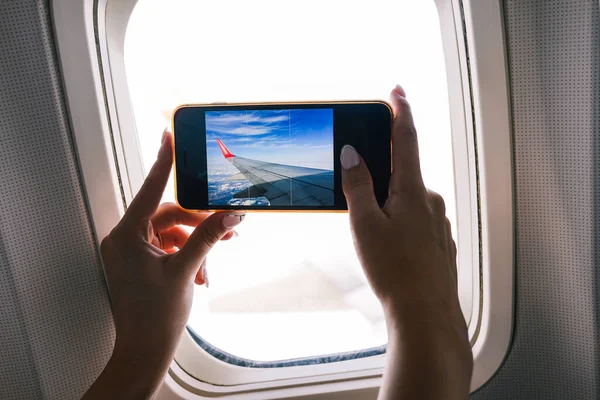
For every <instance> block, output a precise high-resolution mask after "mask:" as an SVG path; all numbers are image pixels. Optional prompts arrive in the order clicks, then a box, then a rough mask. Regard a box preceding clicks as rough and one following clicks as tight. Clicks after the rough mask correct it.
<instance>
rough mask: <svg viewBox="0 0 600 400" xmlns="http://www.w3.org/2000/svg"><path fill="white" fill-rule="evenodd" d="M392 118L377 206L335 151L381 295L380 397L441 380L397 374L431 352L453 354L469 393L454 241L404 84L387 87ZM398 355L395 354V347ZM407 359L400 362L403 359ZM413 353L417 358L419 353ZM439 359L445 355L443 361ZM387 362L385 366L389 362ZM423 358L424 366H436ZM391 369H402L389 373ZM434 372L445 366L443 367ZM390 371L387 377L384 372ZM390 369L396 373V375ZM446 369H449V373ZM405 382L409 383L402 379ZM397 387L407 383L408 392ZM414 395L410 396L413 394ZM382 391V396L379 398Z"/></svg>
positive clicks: (357, 170) (361, 246) (345, 153)
mask: <svg viewBox="0 0 600 400" xmlns="http://www.w3.org/2000/svg"><path fill="white" fill-rule="evenodd" d="M391 103H392V107H393V109H394V114H395V119H394V123H393V127H392V146H393V155H392V157H393V158H392V171H393V172H392V176H391V179H390V185H389V195H388V199H387V201H386V203H385V206H384V207H383V208H380V207H379V205H378V204H377V201H376V199H375V195H374V192H373V183H372V179H371V175H370V173H369V170H368V168H367V165H365V162H364V160H363V159H362V158H361V157H360V156H359V155H358V154H357V153H356V151H355V150H354V148H352V147H350V146H345V147H344V148H343V150H342V153H341V162H342V169H343V173H342V183H343V188H344V194H345V195H346V199H347V202H348V210H349V214H350V223H351V227H352V234H353V238H354V244H355V248H356V251H357V254H358V257H359V259H360V262H361V264H362V266H363V269H364V271H365V274H366V276H367V279H368V280H369V283H370V284H371V287H372V289H373V291H374V293H375V295H376V296H377V297H378V298H379V300H380V301H381V303H382V305H383V308H384V312H385V315H386V322H387V325H388V336H389V342H388V367H387V368H388V369H387V370H386V375H385V378H384V386H383V387H382V391H381V393H380V394H381V395H382V396H383V397H384V398H394V399H396V398H421V399H426V398H429V397H428V396H427V395H426V393H427V390H432V388H431V387H429V388H427V386H436V385H437V386H438V388H440V390H441V387H443V385H439V382H436V381H435V379H434V380H433V381H427V380H426V379H424V378H425V377H423V376H419V375H418V374H417V372H415V374H417V375H415V376H412V377H411V378H410V379H409V378H408V377H406V379H404V380H403V379H399V376H398V374H400V375H402V374H407V373H408V372H407V369H409V368H412V371H416V369H415V366H416V364H415V362H416V363H419V362H421V363H426V362H427V361H425V359H426V358H427V357H426V354H427V353H428V352H431V351H433V349H436V350H435V351H436V354H432V356H433V359H432V360H430V361H431V363H433V364H435V363H437V362H438V361H439V360H437V359H436V358H435V357H446V360H447V362H450V358H451V357H450V356H454V355H456V356H457V357H458V359H457V362H456V363H454V362H452V363H450V364H453V366H452V367H451V368H454V369H460V365H463V366H464V369H463V370H464V371H465V373H464V374H463V376H462V379H460V378H461V376H458V377H455V378H457V379H458V380H456V379H454V385H455V386H456V385H457V384H458V383H460V382H462V384H461V385H460V387H461V389H460V390H459V391H458V392H459V393H463V392H464V391H465V389H466V392H465V393H463V394H464V396H466V395H468V387H469V381H470V374H471V369H472V355H471V348H470V345H469V342H468V338H467V326H466V323H465V320H464V317H463V315H462V312H461V309H460V304H459V300H458V289H457V270H456V245H455V243H454V241H453V240H452V236H451V230H450V222H449V221H448V219H447V218H446V209H445V205H444V200H443V199H442V197H441V196H440V195H439V194H437V193H434V192H432V191H429V190H427V189H426V188H425V185H424V184H423V179H422V176H421V169H420V164H419V149H418V143H417V133H416V129H415V126H414V122H413V118H412V114H411V110H410V106H409V104H408V102H407V100H406V95H405V93H404V90H403V89H402V88H401V87H400V86H398V87H396V88H395V89H394V90H393V91H392V93H391ZM400 349H401V351H400V353H401V354H396V353H395V351H396V350H400ZM411 352H412V353H415V359H413V360H412V361H411V362H410V363H409V364H410V365H407V366H405V367H401V364H402V362H405V363H407V362H408V361H406V359H409V360H410V354H411ZM417 357H418V359H417ZM442 362H444V360H442ZM390 363H391V365H390ZM431 367H432V365H429V364H428V367H426V371H428V372H429V373H431V372H432V371H434V370H435V368H433V369H432V368H431ZM397 368H399V369H400V370H399V371H397V372H396V373H394V372H393V371H395V370H396V369H397ZM439 371H440V373H441V374H442V375H443V374H444V373H445V368H441V369H440V370H439ZM390 374H391V375H392V377H390V376H389V375H390ZM394 375H395V376H394ZM448 376H450V374H449V375H448ZM418 381H421V382H423V384H424V386H425V388H420V389H415V392H414V393H413V392H411V391H410V388H409V386H410V384H413V383H415V382H418ZM407 382H408V385H407ZM400 386H402V388H403V389H405V390H409V391H408V392H406V391H404V392H402V391H401V390H402V388H401V387H400ZM413 395H414V397H412V396H413ZM438 395H441V397H437V398H445V399H453V398H463V397H462V394H461V395H459V396H458V397H455V396H452V395H451V393H450V392H445V393H438V394H434V393H432V395H431V398H436V396H438ZM385 396H388V397H385Z"/></svg>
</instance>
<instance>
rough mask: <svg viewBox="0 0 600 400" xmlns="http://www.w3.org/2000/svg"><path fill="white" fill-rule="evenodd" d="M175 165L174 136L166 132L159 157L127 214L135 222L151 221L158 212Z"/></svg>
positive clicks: (126, 216)
mask: <svg viewBox="0 0 600 400" xmlns="http://www.w3.org/2000/svg"><path fill="white" fill-rule="evenodd" d="M172 164H173V150H172V136H171V133H169V132H168V131H166V130H165V132H164V133H163V137H162V144H161V146H160V150H159V151H158V157H157V159H156V161H155V162H154V165H153V166H152V169H150V172H149V173H148V176H147V177H146V180H145V181H144V184H143V185H142V187H141V189H140V191H139V192H138V194H137V195H136V196H135V198H134V199H133V201H132V202H131V205H130V206H129V208H128V209H127V212H126V213H125V218H127V219H132V220H134V221H142V220H149V219H150V218H151V217H152V215H154V213H155V212H156V210H157V208H158V205H159V204H160V199H161V198H162V195H163V192H164V191H165V186H167V182H168V180H169V175H170V174H171V166H172Z"/></svg>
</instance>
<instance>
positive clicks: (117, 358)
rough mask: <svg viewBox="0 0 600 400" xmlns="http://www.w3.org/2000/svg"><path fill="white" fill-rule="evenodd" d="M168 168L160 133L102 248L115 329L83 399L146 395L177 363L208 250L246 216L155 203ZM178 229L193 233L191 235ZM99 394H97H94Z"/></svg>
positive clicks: (167, 138) (168, 142)
mask: <svg viewBox="0 0 600 400" xmlns="http://www.w3.org/2000/svg"><path fill="white" fill-rule="evenodd" d="M172 164H173V152H172V136H171V134H170V133H168V132H165V134H164V135H163V140H162V144H161V148H160V151H159V153H158V159H157V160H156V162H155V164H154V166H153V167H152V169H151V171H150V173H149V174H148V177H147V178H146V181H145V182H144V185H143V186H142V188H141V189H140V191H139V193H138V194H137V196H136V197H135V199H134V200H133V201H132V203H131V206H130V207H129V208H128V210H127V212H126V213H125V215H124V216H123V218H122V220H121V221H120V222H119V224H118V225H117V226H116V227H115V228H114V229H113V230H112V232H111V233H110V234H109V235H108V236H107V237H106V238H104V240H103V241H102V244H101V254H102V260H103V262H104V270H105V273H106V279H107V282H108V287H109V292H110V299H111V303H112V310H113V316H114V321H115V329H116V342H115V348H114V351H113V356H112V358H111V360H110V361H109V363H108V365H107V367H106V368H105V370H104V372H103V373H102V375H101V376H100V378H98V380H97V381H96V383H95V384H94V385H93V386H92V388H91V389H90V391H88V394H87V396H89V397H86V398H108V397H106V396H108V395H110V393H107V392H104V391H102V388H107V387H111V386H112V387H119V386H120V387H121V389H124V388H128V389H130V390H128V392H127V396H124V394H125V393H123V392H120V396H119V397H121V396H123V398H133V397H137V395H139V394H144V395H150V396H151V394H152V393H154V391H155V390H156V389H157V388H158V386H159V385H160V382H161V381H162V379H163V377H164V374H165V373H166V371H167V370H168V367H169V364H170V363H171V360H172V359H173V357H174V354H175V350H176V348H177V345H178V344H179V341H180V338H181V334H182V333H183V330H184V328H185V326H186V323H187V321H188V317H189V314H190V310H191V306H192V297H193V289H194V282H195V283H196V284H204V283H205V280H206V273H205V271H206V268H205V258H206V255H207V254H208V252H209V251H210V249H211V248H212V247H213V246H214V245H215V244H216V243H217V242H218V241H219V240H222V239H228V238H229V237H231V235H232V234H233V231H232V229H233V228H234V227H235V226H236V225H238V224H239V223H240V222H241V221H242V220H243V219H244V213H243V212H237V211H236V212H219V213H214V214H210V213H197V214H191V213H187V212H185V211H183V210H182V209H180V208H179V207H177V206H176V205H174V204H168V203H167V204H163V205H159V204H160V200H161V198H162V195H163V192H164V190H165V186H166V185H167V181H168V179H169V175H170V172H171V166H172ZM180 225H187V226H192V227H195V230H194V231H193V233H192V234H191V235H190V234H188V233H187V232H186V231H185V230H184V229H183V228H181V227H180ZM97 390H100V392H98V391H97Z"/></svg>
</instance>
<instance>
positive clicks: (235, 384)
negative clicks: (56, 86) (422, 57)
mask: <svg viewBox="0 0 600 400" xmlns="http://www.w3.org/2000/svg"><path fill="white" fill-rule="evenodd" d="M415 1H416V0H415ZM432 1H435V2H436V4H437V7H438V11H439V15H440V23H441V27H442V32H443V46H444V53H445V58H446V66H447V73H448V85H449V88H448V89H449V94H450V99H449V100H450V110H451V121H452V132H453V146H454V158H455V171H456V175H457V177H468V178H464V179H457V186H458V187H457V191H456V192H457V204H458V210H457V211H458V213H457V214H458V225H459V227H461V229H459V230H458V234H459V235H460V236H459V242H460V243H461V246H463V243H467V244H470V245H471V246H470V247H471V248H472V251H469V252H467V251H462V252H461V253H462V254H461V256H460V257H461V259H460V260H459V265H463V263H465V262H467V263H472V265H474V266H476V265H479V266H480V268H479V272H480V274H477V273H474V274H473V282H472V284H473V287H474V288H479V289H480V290H477V291H476V292H477V293H479V296H474V299H473V309H472V310H469V311H470V313H468V314H471V315H472V318H471V321H470V324H469V335H470V337H471V338H472V344H473V353H474V357H475V368H474V375H473V380H472V385H471V389H472V391H474V390H477V389H478V388H480V387H481V386H482V385H483V384H485V382H487V381H488V380H489V379H490V378H491V377H492V375H493V374H494V373H495V372H496V371H497V370H498V369H499V367H500V366H501V364H502V362H503V360H504V358H505V356H506V353H507V351H508V347H509V345H510V339H511V335H512V312H513V263H514V243H513V241H514V239H513V224H514V222H513V220H514V216H513V214H514V213H513V189H512V188H513V185H512V176H513V174H512V154H511V150H512V145H511V141H510V132H511V126H510V115H509V97H508V81H507V67H506V54H505V44H504V31H503V19H502V18H503V17H502V7H501V3H500V1H499V0H487V1H478V0H463V1H462V4H461V2H460V0H432ZM136 2H137V0H121V1H117V0H96V1H94V0H84V1H80V0H54V1H53V2H52V8H53V18H54V27H55V34H56V40H57V43H58V54H59V58H60V61H61V66H62V71H63V75H64V85H65V91H66V97H67V102H68V105H69V109H70V114H71V123H72V127H73V134H74V138H75V142H76V146H77V151H78V155H79V160H80V166H81V170H82V175H83V179H84V183H85V187H86V191H87V195H88V201H89V205H90V210H91V214H92V219H93V222H94V227H95V230H96V234H97V237H98V238H102V237H104V236H105V235H107V234H108V233H109V232H110V230H111V229H112V227H113V226H114V225H115V224H116V223H117V222H118V220H119V219H120V217H121V216H122V214H123V211H124V210H123V202H129V201H130V200H131V198H132V193H135V191H137V189H138V188H139V187H140V186H141V183H142V181H143V169H142V163H141V157H140V154H139V152H138V153H137V155H136V152H137V148H138V145H137V138H136V135H135V124H134V116H133V113H132V110H131V107H130V102H129V93H128V86H127V82H126V78H125V66H124V62H123V45H124V37H125V31H126V28H127V22H128V20H129V16H130V15H131V12H132V10H133V8H134V6H135V3H136ZM96 13H97V15H96ZM463 19H464V21H463ZM95 21H98V25H97V28H96V27H95ZM463 22H464V25H463ZM95 29H97V32H96V30H95ZM96 37H98V39H99V40H98V41H97V40H96ZM467 49H468V55H469V57H467ZM467 59H468V60H469V61H468V62H467ZM109 122H110V124H109ZM121 133H125V134H121ZM475 149H477V153H476V154H475ZM115 161H116V162H115ZM117 165H118V166H119V167H120V170H117ZM492 189H493V190H492ZM477 193H478V194H479V200H478V196H477ZM478 215H479V218H478V217H477V216H478ZM479 221H480V223H479ZM463 226H464V227H465V228H464V229H463ZM477 233H479V234H477ZM463 235H466V236H463ZM492 266H493V268H492ZM473 270H474V271H477V270H478V269H477V268H474V269H473ZM492 311H493V312H492ZM202 353H203V352H202V351H201V349H199V348H198V346H197V345H196V344H195V343H194V341H193V339H192V338H191V337H190V335H189V334H188V333H186V334H185V335H184V337H183V339H182V343H181V345H180V347H179V351H178V353H177V355H176V362H173V363H172V365H171V369H170V372H169V375H168V376H167V377H166V380H165V385H164V386H163V391H162V394H163V396H164V397H165V398H181V399H184V398H202V397H198V396H197V395H202V394H205V395H210V396H211V397H212V396H214V395H217V396H223V395H227V394H230V395H231V396H228V397H231V398H240V399H241V398H248V397H256V395H257V392H261V393H260V397H261V398H265V399H267V398H292V397H294V398H298V399H300V398H303V399H307V398H315V397H314V396H315V395H317V396H318V398H326V397H325V396H329V395H332V396H333V395H335V394H336V393H338V392H340V391H342V392H346V393H347V396H351V395H354V396H357V395H360V396H364V395H366V394H369V393H372V395H373V396H374V395H375V394H376V393H377V388H378V386H379V384H380V379H381V373H382V367H383V361H384V357H385V356H384V355H381V356H376V357H369V358H364V359H359V360H351V361H346V362H340V363H331V364H324V365H313V366H304V367H289V368H279V369H267V370H254V369H249V368H241V367H236V366H233V365H230V364H226V363H223V362H220V361H218V360H216V359H214V358H212V357H210V356H208V357H207V354H206V353H204V354H202ZM186 371H187V372H186ZM190 373H193V375H195V376H199V375H201V378H202V380H201V381H200V380H197V379H195V378H194V377H193V376H192V375H191V374H190ZM206 382H213V383H218V384H219V385H218V386H217V385H213V384H209V383H206ZM257 382H258V383H257ZM316 383H319V385H315V384H316ZM228 385H229V386H228ZM346 398H350V397H346ZM361 398H364V397H361Z"/></svg>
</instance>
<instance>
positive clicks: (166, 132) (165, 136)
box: [160, 128, 169, 144]
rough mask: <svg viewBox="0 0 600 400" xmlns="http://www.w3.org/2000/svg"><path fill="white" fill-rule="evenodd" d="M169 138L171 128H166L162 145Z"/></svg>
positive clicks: (161, 141)
mask: <svg viewBox="0 0 600 400" xmlns="http://www.w3.org/2000/svg"><path fill="white" fill-rule="evenodd" d="M168 136H169V128H165V130H164V131H163V134H162V138H161V139H160V143H161V144H163V143H164V142H165V140H166V139H167V137H168Z"/></svg>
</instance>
